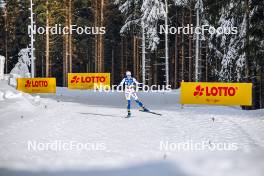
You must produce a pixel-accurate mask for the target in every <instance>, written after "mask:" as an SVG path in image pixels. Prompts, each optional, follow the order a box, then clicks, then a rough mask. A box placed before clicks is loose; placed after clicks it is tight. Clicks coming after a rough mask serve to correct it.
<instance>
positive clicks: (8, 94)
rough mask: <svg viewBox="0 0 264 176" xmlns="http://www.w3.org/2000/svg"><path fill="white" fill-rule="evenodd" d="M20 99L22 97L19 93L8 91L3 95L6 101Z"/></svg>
mask: <svg viewBox="0 0 264 176" xmlns="http://www.w3.org/2000/svg"><path fill="white" fill-rule="evenodd" d="M20 97H22V93H21V92H20V93H14V92H12V91H10V90H7V91H6V92H5V94H4V98H6V99H15V98H20Z"/></svg>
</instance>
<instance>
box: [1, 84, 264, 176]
mask: <svg viewBox="0 0 264 176" xmlns="http://www.w3.org/2000/svg"><path fill="white" fill-rule="evenodd" d="M0 92H2V93H0V176H8V175H19V176H20V175H22V176H28V175H54V176H55V175H56V176H57V175H60V176H65V175H66V176H68V175H72V176H79V175H85V176H90V175H91V176H94V175H100V176H105V175H110V176H116V175H118V176H119V175H120V176H124V175H127V176H143V175H144V176H150V175H151V176H156V175H157V176H158V175H163V176H167V175H168V176H176V175H180V176H193V175H195V176H196V175H197V176H200V175H203V176H218V175H219V176H223V175H225V176H229V175H230V176H234V175H239V176H253V175H254V176H262V175H263V173H264V111H263V110H258V111H242V110H240V108H239V107H222V106H217V107H214V106H198V105H197V106H193V105H192V106H185V107H184V108H183V109H181V107H180V105H178V104H177V103H178V99H179V92H178V91H174V92H171V93H165V94H163V93H140V97H142V100H143V102H144V103H145V104H146V105H147V106H148V107H150V108H151V109H154V110H155V111H157V112H159V113H162V114H163V116H161V117H159V116H155V115H152V114H147V113H142V112H139V111H137V110H136V109H133V110H132V115H133V117H132V118H130V119H125V118H123V117H124V116H125V114H126V109H125V108H126V104H125V103H126V102H125V100H124V97H123V94H122V93H117V92H114V93H110V94H108V93H94V92H92V91H78V90H68V89H66V88H58V92H57V94H56V95H40V97H39V96H37V95H32V96H31V95H28V94H22V93H19V92H17V91H16V90H14V89H13V88H11V87H9V86H8V85H7V84H6V82H0ZM1 97H2V99H1ZM134 107H136V106H135V105H134ZM29 141H36V142H38V143H52V142H54V141H62V142H65V143H70V142H71V141H75V142H78V143H82V144H85V143H90V144H91V143H93V144H103V148H101V149H100V150H90V151H87V150H70V151H65V150H57V151H56V150H46V151H40V150H38V151H34V150H29V149H28V142H29ZM162 141H163V142H168V143H170V144H179V143H186V142H187V143H188V142H189V143H201V142H204V141H206V142H208V143H209V144H210V145H211V144H216V143H225V144H236V145H237V150H236V151H210V150H204V151H195V150H192V151H191V150H189V151H183V150H180V151H176V150H169V151H166V150H164V149H163V150H161V149H160V143H161V142H162Z"/></svg>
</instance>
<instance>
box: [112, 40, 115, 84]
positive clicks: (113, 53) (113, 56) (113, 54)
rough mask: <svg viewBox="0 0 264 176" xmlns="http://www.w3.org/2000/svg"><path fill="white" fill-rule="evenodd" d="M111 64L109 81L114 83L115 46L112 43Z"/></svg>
mask: <svg viewBox="0 0 264 176" xmlns="http://www.w3.org/2000/svg"><path fill="white" fill-rule="evenodd" d="M111 64H112V66H111V76H112V78H111V81H112V85H113V84H115V47H114V45H113V44H112V63H111Z"/></svg>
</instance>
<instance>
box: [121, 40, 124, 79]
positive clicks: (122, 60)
mask: <svg viewBox="0 0 264 176" xmlns="http://www.w3.org/2000/svg"><path fill="white" fill-rule="evenodd" d="M120 61H121V65H120V66H121V69H120V71H121V73H120V77H121V78H122V77H123V74H124V39H123V37H121V60H120Z"/></svg>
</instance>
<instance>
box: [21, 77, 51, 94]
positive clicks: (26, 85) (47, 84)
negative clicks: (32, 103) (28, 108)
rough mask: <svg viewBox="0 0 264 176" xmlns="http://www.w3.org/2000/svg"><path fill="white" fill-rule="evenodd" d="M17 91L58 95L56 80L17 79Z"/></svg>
mask: <svg viewBox="0 0 264 176" xmlns="http://www.w3.org/2000/svg"><path fill="white" fill-rule="evenodd" d="M17 90H19V91H22V92H25V93H56V78H17Z"/></svg>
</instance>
